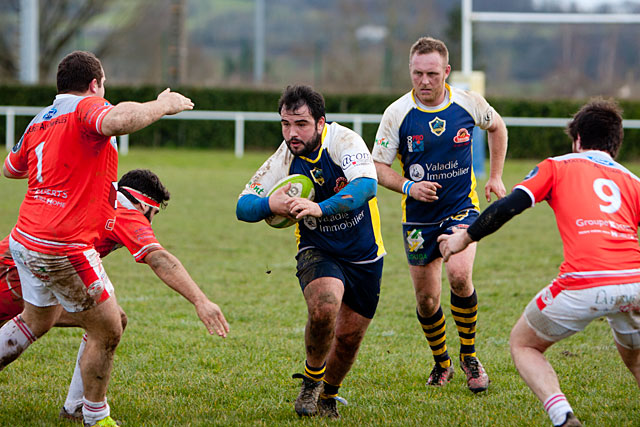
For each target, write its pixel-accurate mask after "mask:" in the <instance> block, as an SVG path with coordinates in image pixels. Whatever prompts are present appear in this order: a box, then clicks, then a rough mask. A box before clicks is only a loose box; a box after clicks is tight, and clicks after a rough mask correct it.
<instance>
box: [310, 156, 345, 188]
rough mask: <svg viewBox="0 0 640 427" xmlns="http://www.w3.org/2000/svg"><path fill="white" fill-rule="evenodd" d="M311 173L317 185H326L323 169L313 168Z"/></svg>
mask: <svg viewBox="0 0 640 427" xmlns="http://www.w3.org/2000/svg"><path fill="white" fill-rule="evenodd" d="M343 164H344V159H343ZM309 172H311V178H312V179H313V180H314V181H315V183H316V184H318V185H324V176H322V169H320V168H313V169H311V170H310V171H309Z"/></svg>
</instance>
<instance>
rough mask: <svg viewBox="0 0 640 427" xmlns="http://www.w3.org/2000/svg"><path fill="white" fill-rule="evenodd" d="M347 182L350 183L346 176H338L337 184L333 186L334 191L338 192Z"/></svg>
mask: <svg viewBox="0 0 640 427" xmlns="http://www.w3.org/2000/svg"><path fill="white" fill-rule="evenodd" d="M347 183H348V181H347V178H345V177H344V176H341V177H338V179H336V186H335V187H333V191H334V192H335V193H337V192H338V191H340V190H342V189H343V188H344V187H346V186H347Z"/></svg>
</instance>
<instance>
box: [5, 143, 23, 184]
mask: <svg viewBox="0 0 640 427" xmlns="http://www.w3.org/2000/svg"><path fill="white" fill-rule="evenodd" d="M23 141H24V135H23V136H22V137H21V138H20V141H18V143H17V144H16V145H15V146H14V147H13V148H12V149H11V152H10V153H9V154H8V155H7V157H6V158H5V159H4V167H5V169H6V170H7V171H8V172H9V173H10V174H11V175H13V176H15V177H23V176H25V175H26V174H27V173H28V172H29V164H28V156H27V154H28V153H27V149H26V147H25V148H23V147H22V143H23Z"/></svg>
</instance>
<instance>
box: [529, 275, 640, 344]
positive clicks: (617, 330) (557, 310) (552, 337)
mask: <svg viewBox="0 0 640 427" xmlns="http://www.w3.org/2000/svg"><path fill="white" fill-rule="evenodd" d="M603 316H604V317H606V318H607V321H608V322H609V327H610V328H611V330H612V331H613V335H614V338H615V340H616V342H618V343H619V344H620V345H622V346H624V347H626V348H630V349H640V283H630V284H625V285H608V286H598V287H595V288H588V289H578V290H560V291H558V287H557V285H554V283H551V284H550V285H549V286H547V287H545V288H544V289H543V290H541V291H540V292H538V294H537V295H536V296H535V297H534V298H533V299H532V300H531V302H529V304H528V305H527V307H526V308H525V311H524V317H525V319H526V321H527V323H528V324H529V326H530V327H531V328H532V329H533V330H534V331H535V332H536V334H537V335H538V336H539V337H541V338H543V339H546V340H547V341H553V342H555V341H559V340H561V339H563V338H566V337H568V336H570V335H573V334H575V333H576V332H580V331H582V330H584V328H586V326H587V325H588V324H589V323H590V322H591V321H592V320H594V319H597V318H599V317H603Z"/></svg>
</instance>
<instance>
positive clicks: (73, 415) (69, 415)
mask: <svg viewBox="0 0 640 427" xmlns="http://www.w3.org/2000/svg"><path fill="white" fill-rule="evenodd" d="M59 417H60V419H63V420H71V421H78V422H80V421H82V405H79V406H78V407H77V408H76V409H74V410H73V411H71V412H69V411H67V410H66V409H65V407H64V406H63V407H62V409H60V415H59Z"/></svg>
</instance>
